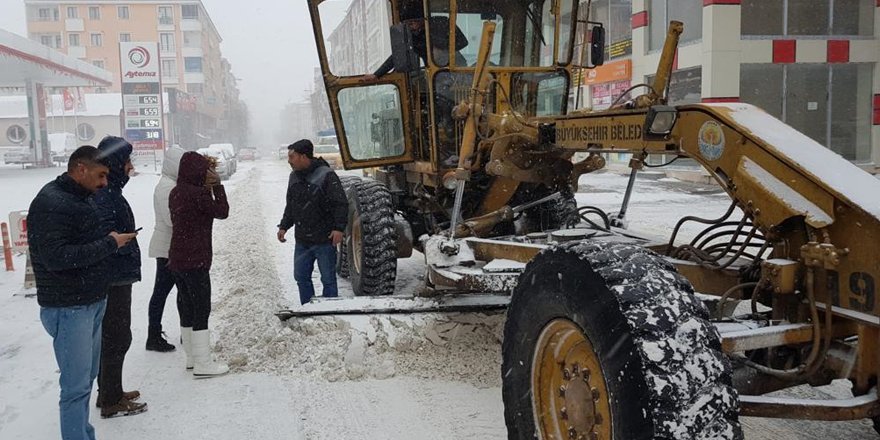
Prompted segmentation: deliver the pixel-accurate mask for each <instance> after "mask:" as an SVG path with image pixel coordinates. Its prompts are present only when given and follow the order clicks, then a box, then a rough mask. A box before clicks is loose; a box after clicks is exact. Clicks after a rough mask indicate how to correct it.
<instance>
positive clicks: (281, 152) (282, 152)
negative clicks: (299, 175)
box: [278, 144, 288, 160]
mask: <svg viewBox="0 0 880 440" xmlns="http://www.w3.org/2000/svg"><path fill="white" fill-rule="evenodd" d="M287 151H288V150H287V144H281V146H280V147H278V158H279V159H283V160H287Z"/></svg>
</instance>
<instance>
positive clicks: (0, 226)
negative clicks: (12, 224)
mask: <svg viewBox="0 0 880 440" xmlns="http://www.w3.org/2000/svg"><path fill="white" fill-rule="evenodd" d="M0 234H2V235H3V260H4V261H6V271H7V272H11V271H14V270H15V267H14V266H13V265H12V243H11V242H10V241H11V240H9V226H8V225H7V224H6V223H5V222H3V223H0Z"/></svg>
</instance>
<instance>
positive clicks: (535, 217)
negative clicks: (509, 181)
mask: <svg viewBox="0 0 880 440" xmlns="http://www.w3.org/2000/svg"><path fill="white" fill-rule="evenodd" d="M551 193H552V191H551V190H550V189H549V188H547V187H544V186H535V185H531V186H529V185H521V188H519V189H518V190H517V193H516V194H515V195H514V196H513V200H511V206H517V205H520V204H523V203H527V202H531V201H533V200H537V199H540V198H541V197H545V196H548V195H550V194H551ZM577 209H578V207H577V201H576V200H575V198H574V194H572V193H570V192H564V193H563V194H562V197H560V198H558V199H556V200H554V201H551V202H547V203H544V204H542V205H538V206H535V207H532V208H529V209H527V210H525V211H524V212H523V214H524V221H525V226H526V229H527V230H528V232H539V231H548V230H555V229H562V228H569V227H572V226H574V225H575V224H577V223H578V222H579V221H580V218H579V217H578V212H577Z"/></svg>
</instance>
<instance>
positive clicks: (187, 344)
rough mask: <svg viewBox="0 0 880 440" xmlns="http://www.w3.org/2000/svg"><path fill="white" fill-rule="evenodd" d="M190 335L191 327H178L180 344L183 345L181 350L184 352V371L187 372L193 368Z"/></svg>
mask: <svg viewBox="0 0 880 440" xmlns="http://www.w3.org/2000/svg"><path fill="white" fill-rule="evenodd" d="M192 335H193V329H192V327H181V328H180V345H183V352H184V353H186V371H189V372H192V369H193V349H192Z"/></svg>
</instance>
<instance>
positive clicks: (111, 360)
mask: <svg viewBox="0 0 880 440" xmlns="http://www.w3.org/2000/svg"><path fill="white" fill-rule="evenodd" d="M129 347H131V284H125V285H122V286H110V288H109V289H107V311H106V312H105V313H104V322H103V328H102V330H101V369H100V370H99V371H98V405H100V406H110V405H115V404H117V403H119V400H120V399H122V364H123V363H125V353H127V352H128V348H129Z"/></svg>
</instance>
